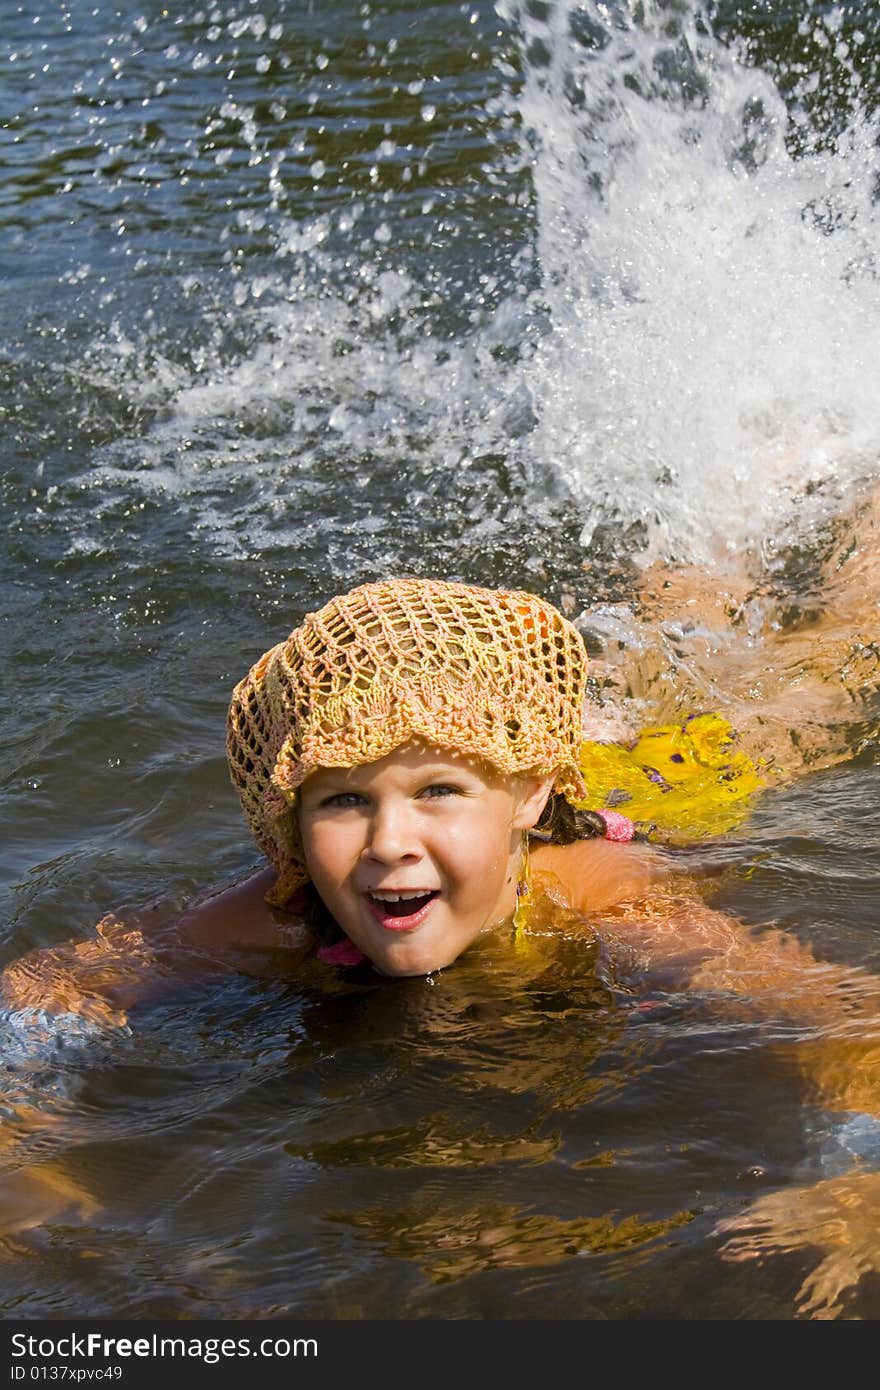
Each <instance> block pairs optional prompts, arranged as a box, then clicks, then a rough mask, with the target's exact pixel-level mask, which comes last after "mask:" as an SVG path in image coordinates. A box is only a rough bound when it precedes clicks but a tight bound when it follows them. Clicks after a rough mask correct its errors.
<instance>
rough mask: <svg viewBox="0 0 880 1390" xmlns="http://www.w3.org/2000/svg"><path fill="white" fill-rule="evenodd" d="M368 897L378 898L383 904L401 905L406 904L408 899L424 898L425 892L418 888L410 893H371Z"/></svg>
mask: <svg viewBox="0 0 880 1390" xmlns="http://www.w3.org/2000/svg"><path fill="white" fill-rule="evenodd" d="M370 896H371V897H373V898H379V900H380V901H381V902H383V903H403V902H408V901H409V899H410V898H424V897H425V896H426V890H425V889H424V888H420V889H417V890H416V891H415V892H412V893H372V894H371V895H370Z"/></svg>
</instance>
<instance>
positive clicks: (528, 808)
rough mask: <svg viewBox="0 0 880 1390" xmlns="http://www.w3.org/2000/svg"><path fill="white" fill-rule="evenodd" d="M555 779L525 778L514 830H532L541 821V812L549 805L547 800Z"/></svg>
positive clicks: (514, 821) (515, 813) (551, 777)
mask: <svg viewBox="0 0 880 1390" xmlns="http://www.w3.org/2000/svg"><path fill="white" fill-rule="evenodd" d="M553 782H554V778H553V776H552V775H551V776H550V777H524V778H523V779H522V783H521V787H522V790H521V795H520V802H519V806H518V807H517V809H516V811H515V812H514V817H513V829H514V830H531V829H532V827H533V826H535V825H537V824H538V821H539V820H540V819H541V812H542V811H543V809H544V807H545V806H546V805H547V798H548V796H549V795H550V792H551V789H552V787H553Z"/></svg>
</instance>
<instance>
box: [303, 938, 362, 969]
mask: <svg viewBox="0 0 880 1390" xmlns="http://www.w3.org/2000/svg"><path fill="white" fill-rule="evenodd" d="M315 954H316V955H317V957H318V960H326V961H327V962H329V964H330V965H361V964H362V962H363V961H365V960H366V959H367V958H366V956H365V955H364V953H363V951H362V950H361V949H360V948H359V947H358V946H355V944H354V942H353V941H349V939H348V937H347V936H346V937H343V939H342V941H334V943H333V945H332V946H319V947H318V949H317V951H316V952H315Z"/></svg>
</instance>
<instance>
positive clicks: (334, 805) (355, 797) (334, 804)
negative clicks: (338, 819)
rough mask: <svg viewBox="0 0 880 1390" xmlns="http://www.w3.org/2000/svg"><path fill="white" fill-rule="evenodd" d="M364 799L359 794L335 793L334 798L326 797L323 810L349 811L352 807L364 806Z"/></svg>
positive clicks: (322, 804) (322, 803)
mask: <svg viewBox="0 0 880 1390" xmlns="http://www.w3.org/2000/svg"><path fill="white" fill-rule="evenodd" d="M363 804H364V798H363V797H362V796H361V795H360V794H359V793H358V792H335V793H334V794H333V796H328V797H326V798H325V799H324V800H323V801H322V802H321V806H322V808H329V809H331V810H332V809H338V810H343V811H344V810H347V809H348V808H349V807H351V806H362V805H363Z"/></svg>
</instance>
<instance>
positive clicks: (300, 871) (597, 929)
mask: <svg viewBox="0 0 880 1390" xmlns="http://www.w3.org/2000/svg"><path fill="white" fill-rule="evenodd" d="M586 669H587V658H586V650H585V646H584V642H583V639H582V638H581V636H580V634H579V633H578V631H577V630H576V629H575V627H574V626H573V625H572V624H571V623H570V622H568V621H567V620H566V619H565V618H564V617H563V616H562V615H561V614H560V613H559V612H558V611H557V610H556V609H555V608H554V607H552V606H551V605H550V604H549V603H547V602H545V601H544V600H542V599H540V598H538V597H536V596H535V595H533V594H528V593H524V592H510V591H504V590H491V589H486V588H480V587H477V586H473V585H466V584H457V583H447V582H442V581H439V580H433V579H397V580H390V581H382V582H378V583H373V584H366V585H363V586H361V587H359V588H357V589H355V590H353V591H352V592H351V593H348V594H345V595H342V596H339V597H337V598H334V599H332V600H331V601H330V602H329V603H327V604H326V605H325V606H324V607H323V608H322V609H321V610H320V611H319V612H317V613H312V614H309V615H308V616H307V617H306V618H305V619H304V621H303V622H302V624H301V625H300V626H299V627H298V628H297V629H296V630H295V631H294V632H293V633H292V634H291V635H290V636H289V637H288V638H287V639H286V640H284V641H283V642H281V643H279V644H278V645H277V646H275V647H273V648H272V649H271V650H270V651H269V652H267V653H266V654H265V655H264V656H262V657H261V658H260V660H259V661H258V662H257V663H256V665H254V666H253V667H252V669H251V670H250V672H249V673H248V675H247V676H246V677H245V678H244V680H242V681H241V682H240V683H239V685H238V686H236V688H235V691H234V693H233V696H232V702H231V707H230V711H229V721H228V740H227V747H228V756H229V763H230V769H231V774H232V779H233V782H234V784H235V786H236V788H237V790H238V793H239V796H240V798H241V802H242V806H243V808H244V813H245V816H246V818H247V820H248V823H249V825H250V828H251V831H252V833H253V836H254V838H255V840H256V842H257V845H258V846H259V848H260V850H261V851H262V852H263V853H264V854H265V856H266V858H267V860H268V866H267V867H265V868H263V869H261V870H260V871H259V872H257V873H256V874H255V875H253V876H252V877H250V878H248V879H246V880H245V881H243V882H241V883H239V884H236V885H235V886H233V887H231V888H228V889H226V890H224V891H222V892H219V893H217V894H215V895H214V896H213V897H209V898H207V899H206V900H204V901H202V902H201V903H197V904H195V905H194V906H193V907H192V908H191V909H190V910H189V911H188V912H187V913H185V914H184V916H183V917H182V918H181V919H180V920H179V921H178V922H177V923H176V924H175V930H174V937H173V940H171V941H169V940H167V939H166V940H165V941H164V942H163V941H161V940H159V939H158V938H157V939H151V937H150V933H149V932H148V931H147V930H146V929H145V927H144V924H143V922H128V923H126V924H123V923H120V922H118V921H117V920H116V919H115V918H112V917H111V918H105V919H104V921H103V922H102V923H101V924H99V929H98V935H97V937H96V938H95V939H93V940H92V941H89V942H80V943H78V944H76V945H70V946H66V947H64V946H62V947H57V948H54V949H52V950H49V951H37V952H32V953H31V954H30V955H29V956H26V957H24V958H22V959H21V960H20V961H18V962H14V963H13V964H12V965H11V966H9V967H7V969H6V970H5V971H4V973H3V976H2V990H3V1002H4V1003H5V1004H6V1006H7V1007H9V1008H11V1009H13V1010H25V1011H36V1013H37V1014H38V1015H39V1017H40V1018H42V1019H45V1017H46V1015H47V1014H51V1013H55V1014H63V1013H66V1014H68V1015H69V1014H75V1015H78V1016H86V1017H88V1018H91V1019H94V1020H98V1021H100V1022H101V1023H103V1024H107V1023H110V1024H118V1025H124V1024H126V1022H127V1019H128V1017H129V1016H130V1010H131V1008H132V1006H133V1005H134V1004H136V1003H137V1002H138V1001H139V1000H143V999H144V998H145V997H147V996H148V995H149V993H150V992H151V991H153V990H154V989H159V988H163V987H166V986H167V982H168V975H169V973H174V972H175V971H178V970H179V972H180V973H184V974H185V973H187V971H188V970H190V969H191V968H196V969H198V968H199V960H200V959H201V960H202V962H204V961H205V960H208V961H210V962H211V964H212V967H213V966H216V964H217V961H218V959H222V958H223V957H224V953H225V955H226V958H227V961H228V962H229V968H233V967H239V966H241V967H243V968H245V969H249V968H253V967H252V966H251V965H250V964H249V963H248V962H249V961H253V960H254V959H257V958H259V959H260V960H262V961H263V962H265V961H266V960H271V961H274V962H278V961H282V962H283V968H284V969H285V971H288V970H290V969H291V968H296V967H298V966H300V965H301V964H302V963H303V961H304V960H305V958H306V957H310V956H312V957H317V959H318V961H319V962H321V963H322V968H326V969H342V970H346V969H351V968H355V969H370V968H371V969H372V970H373V971H375V972H378V974H379V975H380V976H389V977H401V976H425V975H429V974H431V973H432V972H436V971H438V970H443V969H446V968H448V967H451V966H453V965H454V962H455V961H456V960H457V959H458V958H459V957H460V956H461V955H462V953H463V952H465V951H467V950H468V948H469V947H471V946H472V945H473V943H475V942H476V941H477V940H478V939H479V938H481V937H483V936H484V935H485V934H487V933H493V934H495V936H496V937H497V938H498V939H499V940H501V941H503V940H505V939H507V940H509V941H510V943H511V946H512V948H515V947H516V944H517V940H518V938H521V937H522V936H523V935H524V934H527V933H528V930H529V923H530V921H531V923H532V925H533V927H534V926H535V924H536V923H537V929H539V930H541V931H548V930H549V931H552V930H564V931H566V932H568V933H569V934H570V933H572V932H580V933H582V934H583V935H584V936H585V937H588V938H589V939H590V940H595V939H596V936H597V935H598V936H599V937H600V938H601V939H602V940H603V941H604V943H605V946H606V949H607V952H608V960H609V962H610V967H609V968H610V976H611V979H612V981H615V980H616V982H617V983H618V984H623V985H625V986H628V988H627V990H626V991H625V992H626V993H627V995H628V998H629V1000H630V1001H631V998H632V993H633V989H632V986H633V982H634V981H638V980H641V981H645V980H650V979H651V978H652V975H654V976H655V977H656V972H658V971H662V976H661V978H662V982H663V986H664V987H665V988H669V989H673V990H676V989H680V988H682V987H685V986H688V987H692V988H696V989H699V990H700V991H701V992H703V993H704V994H709V995H710V996H711V997H712V998H713V999H715V1000H717V1007H718V1009H719V1012H722V1013H729V1012H730V1011H731V1010H733V1011H735V1012H737V1013H738V1014H742V1015H743V1016H748V1017H753V1018H754V1017H764V1018H767V1019H770V1020H773V1022H774V1023H782V1024H783V1028H782V1033H781V1036H783V1037H784V1036H785V1027H784V1025H785V1024H786V1023H787V1022H790V1021H794V1022H797V1023H801V1024H803V1023H804V1022H806V1023H808V1024H809V1025H810V1027H811V1030H813V1031H811V1033H810V1039H809V1041H806V1042H804V1043H803V1045H802V1046H800V1047H799V1048H798V1049H794V1057H793V1059H792V1060H793V1061H794V1064H795V1066H796V1068H797V1069H798V1070H800V1072H801V1073H802V1075H804V1076H805V1077H806V1078H807V1079H808V1082H809V1084H810V1085H811V1087H812V1089H813V1092H814V1094H815V1096H816V1098H817V1100H818V1101H819V1102H820V1103H821V1104H822V1105H824V1107H825V1108H826V1109H830V1110H839V1111H842V1112H853V1111H855V1112H858V1118H857V1121H856V1126H855V1129H854V1130H848V1131H847V1133H848V1134H849V1135H852V1134H855V1135H856V1139H857V1141H858V1143H863V1141H864V1140H865V1134H866V1133H867V1136H868V1139H867V1142H868V1144H869V1146H870V1144H871V1143H874V1139H873V1137H872V1136H873V1133H874V1129H873V1127H872V1123H871V1117H874V1116H877V1115H880V1074H878V1067H877V1064H876V1057H877V1055H878V1043H880V1030H878V1026H877V1020H878V1003H880V981H878V980H877V979H876V978H875V977H874V976H872V975H870V974H868V973H867V972H865V971H863V970H860V969H857V968H843V967H837V966H833V965H821V966H820V965H819V964H818V962H817V961H816V959H815V958H814V956H813V955H812V952H811V951H810V950H809V949H808V948H806V947H804V946H802V945H800V944H799V943H798V942H797V941H796V940H795V939H794V938H792V937H789V936H787V935H785V934H784V933H782V932H778V931H765V932H763V933H761V934H760V935H753V934H752V933H750V932H749V931H747V930H746V929H745V928H744V927H743V926H741V925H740V924H739V923H737V922H735V921H732V920H731V919H730V918H728V917H726V916H724V915H722V914H720V913H717V912H713V911H712V910H711V909H709V908H708V907H707V906H706V905H705V904H703V903H702V902H701V901H700V900H699V898H698V897H696V896H695V895H694V894H693V893H690V894H689V895H687V896H685V895H684V894H683V893H682V892H681V875H680V874H677V873H676V857H675V855H674V854H672V853H669V852H667V851H664V850H662V849H659V848H656V847H655V846H654V845H652V844H651V843H650V842H649V841H648V840H647V839H646V837H645V835H644V833H643V832H641V833H640V832H637V830H636V827H635V826H634V824H633V823H632V822H631V821H630V820H628V819H627V818H626V816H625V815H623V814H621V812H620V811H618V810H616V809H614V808H613V807H611V806H608V805H602V804H599V805H597V806H594V807H591V808H589V809H587V808H585V804H584V803H585V800H586V786H585V782H584V776H583V771H582V764H581V759H582V748H583V737H584V726H583V722H582V720H583V712H584V702H585V693H586V684H585V682H586ZM673 756H676V757H680V756H681V755H679V754H674V755H673ZM613 790H615V791H616V792H617V793H618V796H616V797H615V796H612V797H611V798H610V799H611V800H615V801H619V793H620V791H621V789H620V788H615V789H613ZM624 904H627V906H626V909H625V910H624ZM260 968H263V967H260ZM854 1152H858V1150H857V1149H856V1150H854ZM854 1191H855V1192H856V1198H857V1200H855V1199H854V1197H853V1193H854ZM816 1203H818V1204H819V1209H820V1210H821V1211H822V1212H823V1213H824V1216H823V1220H826V1221H827V1222H830V1223H831V1225H830V1227H829V1229H830V1228H831V1227H833V1229H834V1231H835V1233H836V1234H835V1236H834V1240H833V1242H831V1246H832V1247H833V1248H832V1251H831V1254H829V1256H828V1257H827V1260H826V1261H825V1262H823V1264H822V1265H820V1266H819V1270H818V1271H817V1272H816V1274H815V1276H813V1278H814V1280H815V1279H824V1278H826V1277H830V1276H828V1269H827V1268H826V1265H827V1261H828V1260H830V1261H832V1270H833V1277H834V1278H835V1279H838V1280H839V1281H842V1285H841V1286H843V1285H845V1284H846V1282H847V1281H848V1280H851V1279H852V1278H855V1277H858V1272H859V1271H860V1269H861V1268H863V1267H864V1266H865V1260H866V1258H868V1257H866V1256H865V1254H864V1250H863V1249H862V1246H864V1231H863V1230H862V1229H861V1225H860V1223H861V1222H862V1214H864V1213H868V1215H867V1216H866V1217H865V1218H864V1219H865V1220H868V1221H869V1222H870V1221H871V1220H872V1219H873V1218H872V1217H871V1215H870V1214H871V1212H872V1211H875V1210H878V1209H880V1174H876V1173H873V1172H869V1173H857V1174H856V1175H855V1176H846V1177H845V1178H829V1179H827V1180H825V1181H823V1182H820V1183H818V1184H814V1185H813V1186H811V1187H810V1188H807V1189H789V1190H787V1191H785V1192H782V1193H779V1194H774V1195H771V1196H770V1197H765V1198H762V1199H759V1201H758V1202H757V1203H755V1205H754V1207H753V1209H752V1212H751V1214H750V1215H748V1216H745V1215H744V1216H743V1217H741V1218H740V1219H739V1221H738V1224H737V1226H736V1227H735V1228H733V1227H732V1228H731V1229H736V1230H738V1231H739V1232H740V1234H739V1235H735V1237H734V1239H733V1240H732V1241H731V1242H730V1244H729V1246H728V1247H727V1254H728V1257H729V1258H750V1257H752V1256H753V1255H760V1254H762V1253H763V1252H764V1250H765V1249H768V1248H776V1247H777V1246H784V1247H786V1248H794V1247H795V1246H797V1245H803V1244H809V1243H815V1241H816V1237H815V1234H814V1232H813V1229H812V1217H811V1213H813V1212H814V1211H815V1210H816V1205H815V1204H816ZM841 1223H842V1224H841ZM842 1229H843V1230H844V1232H845V1235H844V1236H843V1237H841V1235H840V1232H841V1230H842ZM748 1231H750V1232H751V1233H750V1234H744V1233H743V1232H748ZM875 1237H876V1232H873V1234H872V1239H874V1240H875V1245H876V1244H877V1243H876V1239H875ZM860 1239H861V1243H862V1244H861V1246H860V1245H859V1240H860ZM819 1243H822V1242H821V1241H820V1242H819ZM872 1249H873V1247H872ZM852 1251H854V1252H855V1253H854V1254H853V1256H852V1259H853V1261H854V1263H852V1264H851V1265H848V1264H847V1260H848V1258H849V1254H850V1252H852ZM875 1255H876V1258H875ZM859 1262H860V1263H859ZM869 1264H870V1267H873V1266H874V1265H875V1264H880V1246H878V1248H877V1249H876V1250H874V1253H873V1254H871V1256H870V1260H869ZM820 1272H821V1274H820ZM814 1296H816V1297H818V1295H817V1294H815V1290H814V1285H813V1284H811V1283H809V1281H807V1282H805V1286H804V1293H803V1297H804V1302H805V1304H808V1303H809V1300H810V1299H811V1298H812V1297H814Z"/></svg>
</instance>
